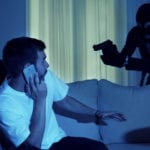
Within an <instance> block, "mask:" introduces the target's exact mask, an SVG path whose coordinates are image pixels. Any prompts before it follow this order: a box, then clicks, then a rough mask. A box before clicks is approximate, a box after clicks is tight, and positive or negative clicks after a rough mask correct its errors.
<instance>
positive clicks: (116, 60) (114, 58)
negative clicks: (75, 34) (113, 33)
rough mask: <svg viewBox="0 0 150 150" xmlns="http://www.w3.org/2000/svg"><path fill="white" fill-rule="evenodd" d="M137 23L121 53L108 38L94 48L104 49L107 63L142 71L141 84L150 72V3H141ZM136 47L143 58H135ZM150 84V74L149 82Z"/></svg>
mask: <svg viewBox="0 0 150 150" xmlns="http://www.w3.org/2000/svg"><path fill="white" fill-rule="evenodd" d="M136 22H137V25H136V26H134V27H133V28H132V29H131V30H130V31H129V33H128V35H127V39H126V43H125V45H124V47H123V49H122V51H121V52H120V53H119V52H118V50H117V47H116V45H115V44H113V43H112V41H111V40H107V41H105V42H103V43H100V44H98V45H94V46H93V48H94V50H99V49H102V52H103V55H102V56H101V59H102V61H103V62H104V63H105V64H106V65H111V66H116V67H123V66H125V67H126V69H127V70H138V71H142V78H141V83H140V85H141V86H142V85H143V83H144V78H145V76H146V74H147V73H148V74H150V67H149V66H150V3H145V4H143V5H141V6H140V7H139V9H138V11H137V13H136ZM136 48H139V52H140V55H141V59H138V58H133V57H132V55H133V53H134V51H135V50H136ZM146 84H150V75H149V76H148V79H147V83H146Z"/></svg>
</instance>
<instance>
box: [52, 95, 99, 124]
mask: <svg viewBox="0 0 150 150" xmlns="http://www.w3.org/2000/svg"><path fill="white" fill-rule="evenodd" d="M54 110H55V112H56V113H58V114H61V115H65V116H68V117H71V118H74V119H77V120H79V121H80V120H81V121H85V122H91V121H92V122H93V121H95V120H96V118H95V113H96V109H94V108H91V107H88V106H87V105H84V104H82V103H81V102H79V101H78V100H76V99H74V98H73V97H70V96H67V97H65V99H64V100H62V101H59V102H56V103H54Z"/></svg>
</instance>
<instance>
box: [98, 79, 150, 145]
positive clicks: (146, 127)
mask: <svg viewBox="0 0 150 150" xmlns="http://www.w3.org/2000/svg"><path fill="white" fill-rule="evenodd" d="M99 95H100V101H99V105H98V107H99V109H100V110H102V111H105V110H108V111H118V112H121V113H123V114H124V115H125V117H126V119H127V121H126V122H117V121H114V120H106V123H107V124H108V125H107V126H100V134H101V136H102V138H103V141H104V142H105V143H136V142H139V143H142V142H150V86H144V87H127V86H121V85H117V84H115V83H112V82H109V81H107V80H101V81H99Z"/></svg>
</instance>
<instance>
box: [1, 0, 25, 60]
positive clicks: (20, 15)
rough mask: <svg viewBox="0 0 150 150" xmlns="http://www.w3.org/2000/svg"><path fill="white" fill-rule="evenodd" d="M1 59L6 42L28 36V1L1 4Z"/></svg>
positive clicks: (17, 0) (13, 0) (10, 1)
mask: <svg viewBox="0 0 150 150" xmlns="http://www.w3.org/2000/svg"><path fill="white" fill-rule="evenodd" d="M0 19H1V21H0V58H1V57H2V48H3V46H4V44H5V42H6V41H8V40H9V39H11V38H13V37H17V36H25V34H26V0H1V2H0Z"/></svg>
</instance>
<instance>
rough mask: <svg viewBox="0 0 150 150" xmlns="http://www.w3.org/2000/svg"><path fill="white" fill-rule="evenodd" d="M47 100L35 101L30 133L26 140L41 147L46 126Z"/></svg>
mask: <svg viewBox="0 0 150 150" xmlns="http://www.w3.org/2000/svg"><path fill="white" fill-rule="evenodd" d="M45 110H46V102H45V100H43V102H42V101H40V102H39V101H38V102H35V103H34V106H33V113H32V117H31V124H30V135H29V137H28V139H27V140H26V142H27V143H29V144H31V145H33V146H35V147H38V148H40V146H41V143H42V138H43V133H44V128H45Z"/></svg>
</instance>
